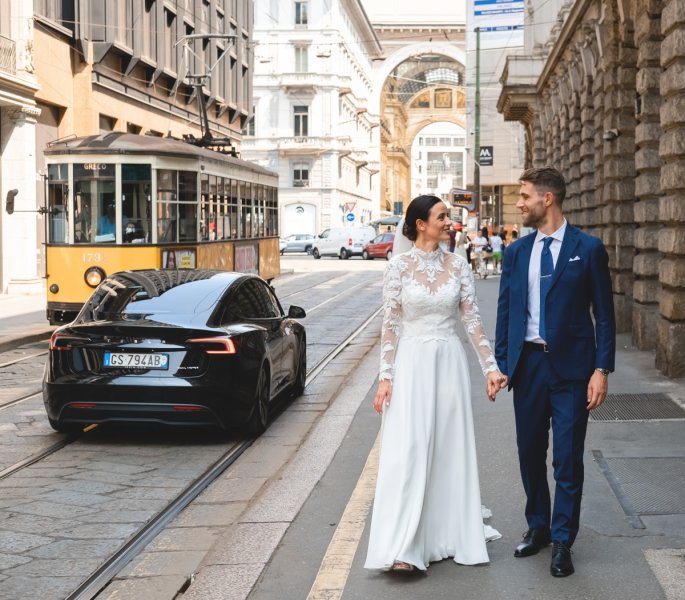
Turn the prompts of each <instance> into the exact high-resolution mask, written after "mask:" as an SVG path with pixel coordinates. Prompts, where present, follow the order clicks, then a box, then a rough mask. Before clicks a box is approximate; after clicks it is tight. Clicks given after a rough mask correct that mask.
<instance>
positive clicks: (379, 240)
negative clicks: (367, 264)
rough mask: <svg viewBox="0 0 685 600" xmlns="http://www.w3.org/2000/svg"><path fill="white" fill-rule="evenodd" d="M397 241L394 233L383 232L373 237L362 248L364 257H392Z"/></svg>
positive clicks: (367, 258)
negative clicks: (393, 247) (393, 245)
mask: <svg viewBox="0 0 685 600" xmlns="http://www.w3.org/2000/svg"><path fill="white" fill-rule="evenodd" d="M394 241H395V234H394V233H381V234H380V235H377V236H376V237H375V238H373V239H372V240H371V241H370V242H369V243H368V244H366V246H364V250H362V258H364V259H366V260H371V259H372V258H385V259H386V260H390V259H391V258H392V244H393V242H394Z"/></svg>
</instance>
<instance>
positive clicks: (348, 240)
mask: <svg viewBox="0 0 685 600" xmlns="http://www.w3.org/2000/svg"><path fill="white" fill-rule="evenodd" d="M347 245H348V246H351V245H352V238H348V239H347Z"/></svg>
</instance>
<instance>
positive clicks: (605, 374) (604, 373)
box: [595, 367, 611, 377]
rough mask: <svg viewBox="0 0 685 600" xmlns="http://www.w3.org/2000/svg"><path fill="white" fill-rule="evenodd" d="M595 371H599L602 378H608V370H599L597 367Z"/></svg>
mask: <svg viewBox="0 0 685 600" xmlns="http://www.w3.org/2000/svg"><path fill="white" fill-rule="evenodd" d="M595 371H599V372H600V373H601V374H602V375H604V377H609V373H611V371H609V369H600V368H599V367H597V368H596V369H595Z"/></svg>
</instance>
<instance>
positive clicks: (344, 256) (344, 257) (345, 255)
mask: <svg viewBox="0 0 685 600" xmlns="http://www.w3.org/2000/svg"><path fill="white" fill-rule="evenodd" d="M340 258H341V259H342V260H347V259H348V258H350V253H349V252H348V251H347V250H345V248H340Z"/></svg>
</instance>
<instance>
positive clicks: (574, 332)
mask: <svg viewBox="0 0 685 600" xmlns="http://www.w3.org/2000/svg"><path fill="white" fill-rule="evenodd" d="M565 195H566V183H565V182H564V178H563V176H562V175H561V173H559V171H557V170H556V169H553V168H551V167H543V168H535V169H528V170H526V171H524V172H523V174H522V175H521V188H520V191H519V200H518V202H517V204H516V206H517V208H518V209H519V210H520V211H521V216H522V220H523V225H525V226H526V227H533V228H535V229H537V231H536V232H533V233H531V234H530V235H528V236H526V237H523V238H521V239H520V240H519V241H517V242H516V243H515V244H512V245H511V246H509V247H508V248H507V250H506V252H505V254H504V262H503V272H502V278H501V280H500V289H499V300H498V305H497V333H496V341H495V357H496V358H497V362H498V365H499V368H500V370H501V371H502V373H504V374H505V375H506V376H507V377H508V378H509V387H510V388H513V389H514V414H515V418H516V443H517V445H518V455H519V465H520V468H521V479H522V481H523V488H524V490H525V492H526V497H527V502H526V519H527V521H528V531H527V532H526V533H525V534H524V537H523V540H522V542H521V543H520V544H519V545H518V546H517V547H516V551H515V552H514V556H516V557H526V556H532V555H533V554H537V553H538V552H539V551H540V549H542V548H543V547H544V546H547V545H548V544H549V543H550V542H552V543H553V549H552V563H551V567H550V570H551V573H552V575H553V576H555V577H566V576H568V575H571V574H572V573H573V571H574V568H573V562H572V561H571V546H572V545H573V541H574V539H575V537H576V535H577V533H578V527H579V517H580V500H581V495H582V491H583V445H584V442H585V431H586V429H587V421H588V414H589V413H588V411H590V410H593V409H594V408H597V407H598V406H599V405H600V404H601V403H602V402H604V399H605V398H606V393H607V378H608V375H609V373H610V372H611V371H613V370H614V354H615V349H616V348H615V346H616V341H615V336H616V331H615V329H616V327H615V323H614V306H613V297H612V291H611V279H610V276H609V264H608V261H609V259H608V255H607V252H606V250H605V248H604V246H603V244H602V242H601V241H600V240H599V239H597V238H595V237H592V236H590V235H588V234H586V233H583V232H582V231H580V230H579V229H576V228H575V227H573V226H572V225H570V224H569V223H568V222H567V221H566V219H565V218H564V215H563V213H562V204H563V201H564V196H565ZM593 317H594V322H593ZM550 421H551V426H552V432H553V442H554V443H553V452H552V454H553V465H554V479H555V481H556V489H555V493H554V505H553V506H551V501H550V492H549V486H548V485H547V447H548V441H549V428H550Z"/></svg>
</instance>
